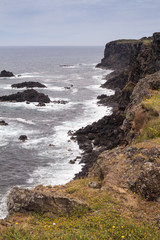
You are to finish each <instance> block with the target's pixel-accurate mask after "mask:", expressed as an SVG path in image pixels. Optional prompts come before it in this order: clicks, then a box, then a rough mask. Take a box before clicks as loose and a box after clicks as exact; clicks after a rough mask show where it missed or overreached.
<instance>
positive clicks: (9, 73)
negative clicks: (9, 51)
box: [0, 70, 14, 77]
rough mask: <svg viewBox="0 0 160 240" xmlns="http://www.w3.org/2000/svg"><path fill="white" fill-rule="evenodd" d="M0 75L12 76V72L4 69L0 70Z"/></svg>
mask: <svg viewBox="0 0 160 240" xmlns="http://www.w3.org/2000/svg"><path fill="white" fill-rule="evenodd" d="M0 77H14V74H13V73H12V72H8V71H6V70H3V71H1V73H0Z"/></svg>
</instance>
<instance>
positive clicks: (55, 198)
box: [7, 186, 89, 215]
mask: <svg viewBox="0 0 160 240" xmlns="http://www.w3.org/2000/svg"><path fill="white" fill-rule="evenodd" d="M7 208H8V212H9V215H12V214H13V213H16V212H21V213H24V212H37V213H40V214H47V213H48V214H54V215H63V214H67V213H72V212H73V211H75V209H76V211H80V212H81V211H85V210H89V207H88V206H87V205H86V204H85V203H83V202H81V201H79V200H77V199H74V198H70V197H68V196H67V195H65V194H64V193H63V192H61V193H57V192H56V190H54V189H53V190H52V188H51V189H49V188H47V187H43V186H41V187H38V186H37V187H36V188H35V189H30V190H29V189H23V188H18V187H14V188H13V189H12V190H11V192H10V194H9V196H8V201H7Z"/></svg>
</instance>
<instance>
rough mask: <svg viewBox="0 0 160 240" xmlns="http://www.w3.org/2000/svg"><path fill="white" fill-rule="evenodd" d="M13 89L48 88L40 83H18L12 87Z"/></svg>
mask: <svg viewBox="0 0 160 240" xmlns="http://www.w3.org/2000/svg"><path fill="white" fill-rule="evenodd" d="M11 87H12V88H24V87H26V88H34V87H37V88H46V86H45V85H44V84H42V83H39V82H22V83H16V84H12V86H11Z"/></svg>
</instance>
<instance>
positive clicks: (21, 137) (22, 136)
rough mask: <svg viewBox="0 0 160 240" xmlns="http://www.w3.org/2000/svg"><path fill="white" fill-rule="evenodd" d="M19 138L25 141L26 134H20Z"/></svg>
mask: <svg viewBox="0 0 160 240" xmlns="http://www.w3.org/2000/svg"><path fill="white" fill-rule="evenodd" d="M19 140H21V141H23V142H25V141H26V140H27V136H26V135H21V136H20V137H19Z"/></svg>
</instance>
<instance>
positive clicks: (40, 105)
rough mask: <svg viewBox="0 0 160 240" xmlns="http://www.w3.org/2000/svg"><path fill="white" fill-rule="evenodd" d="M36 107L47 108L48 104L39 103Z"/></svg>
mask: <svg viewBox="0 0 160 240" xmlns="http://www.w3.org/2000/svg"><path fill="white" fill-rule="evenodd" d="M36 106H37V107H45V106H46V104H45V103H44V102H39V103H38V104H37V105H36Z"/></svg>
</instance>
